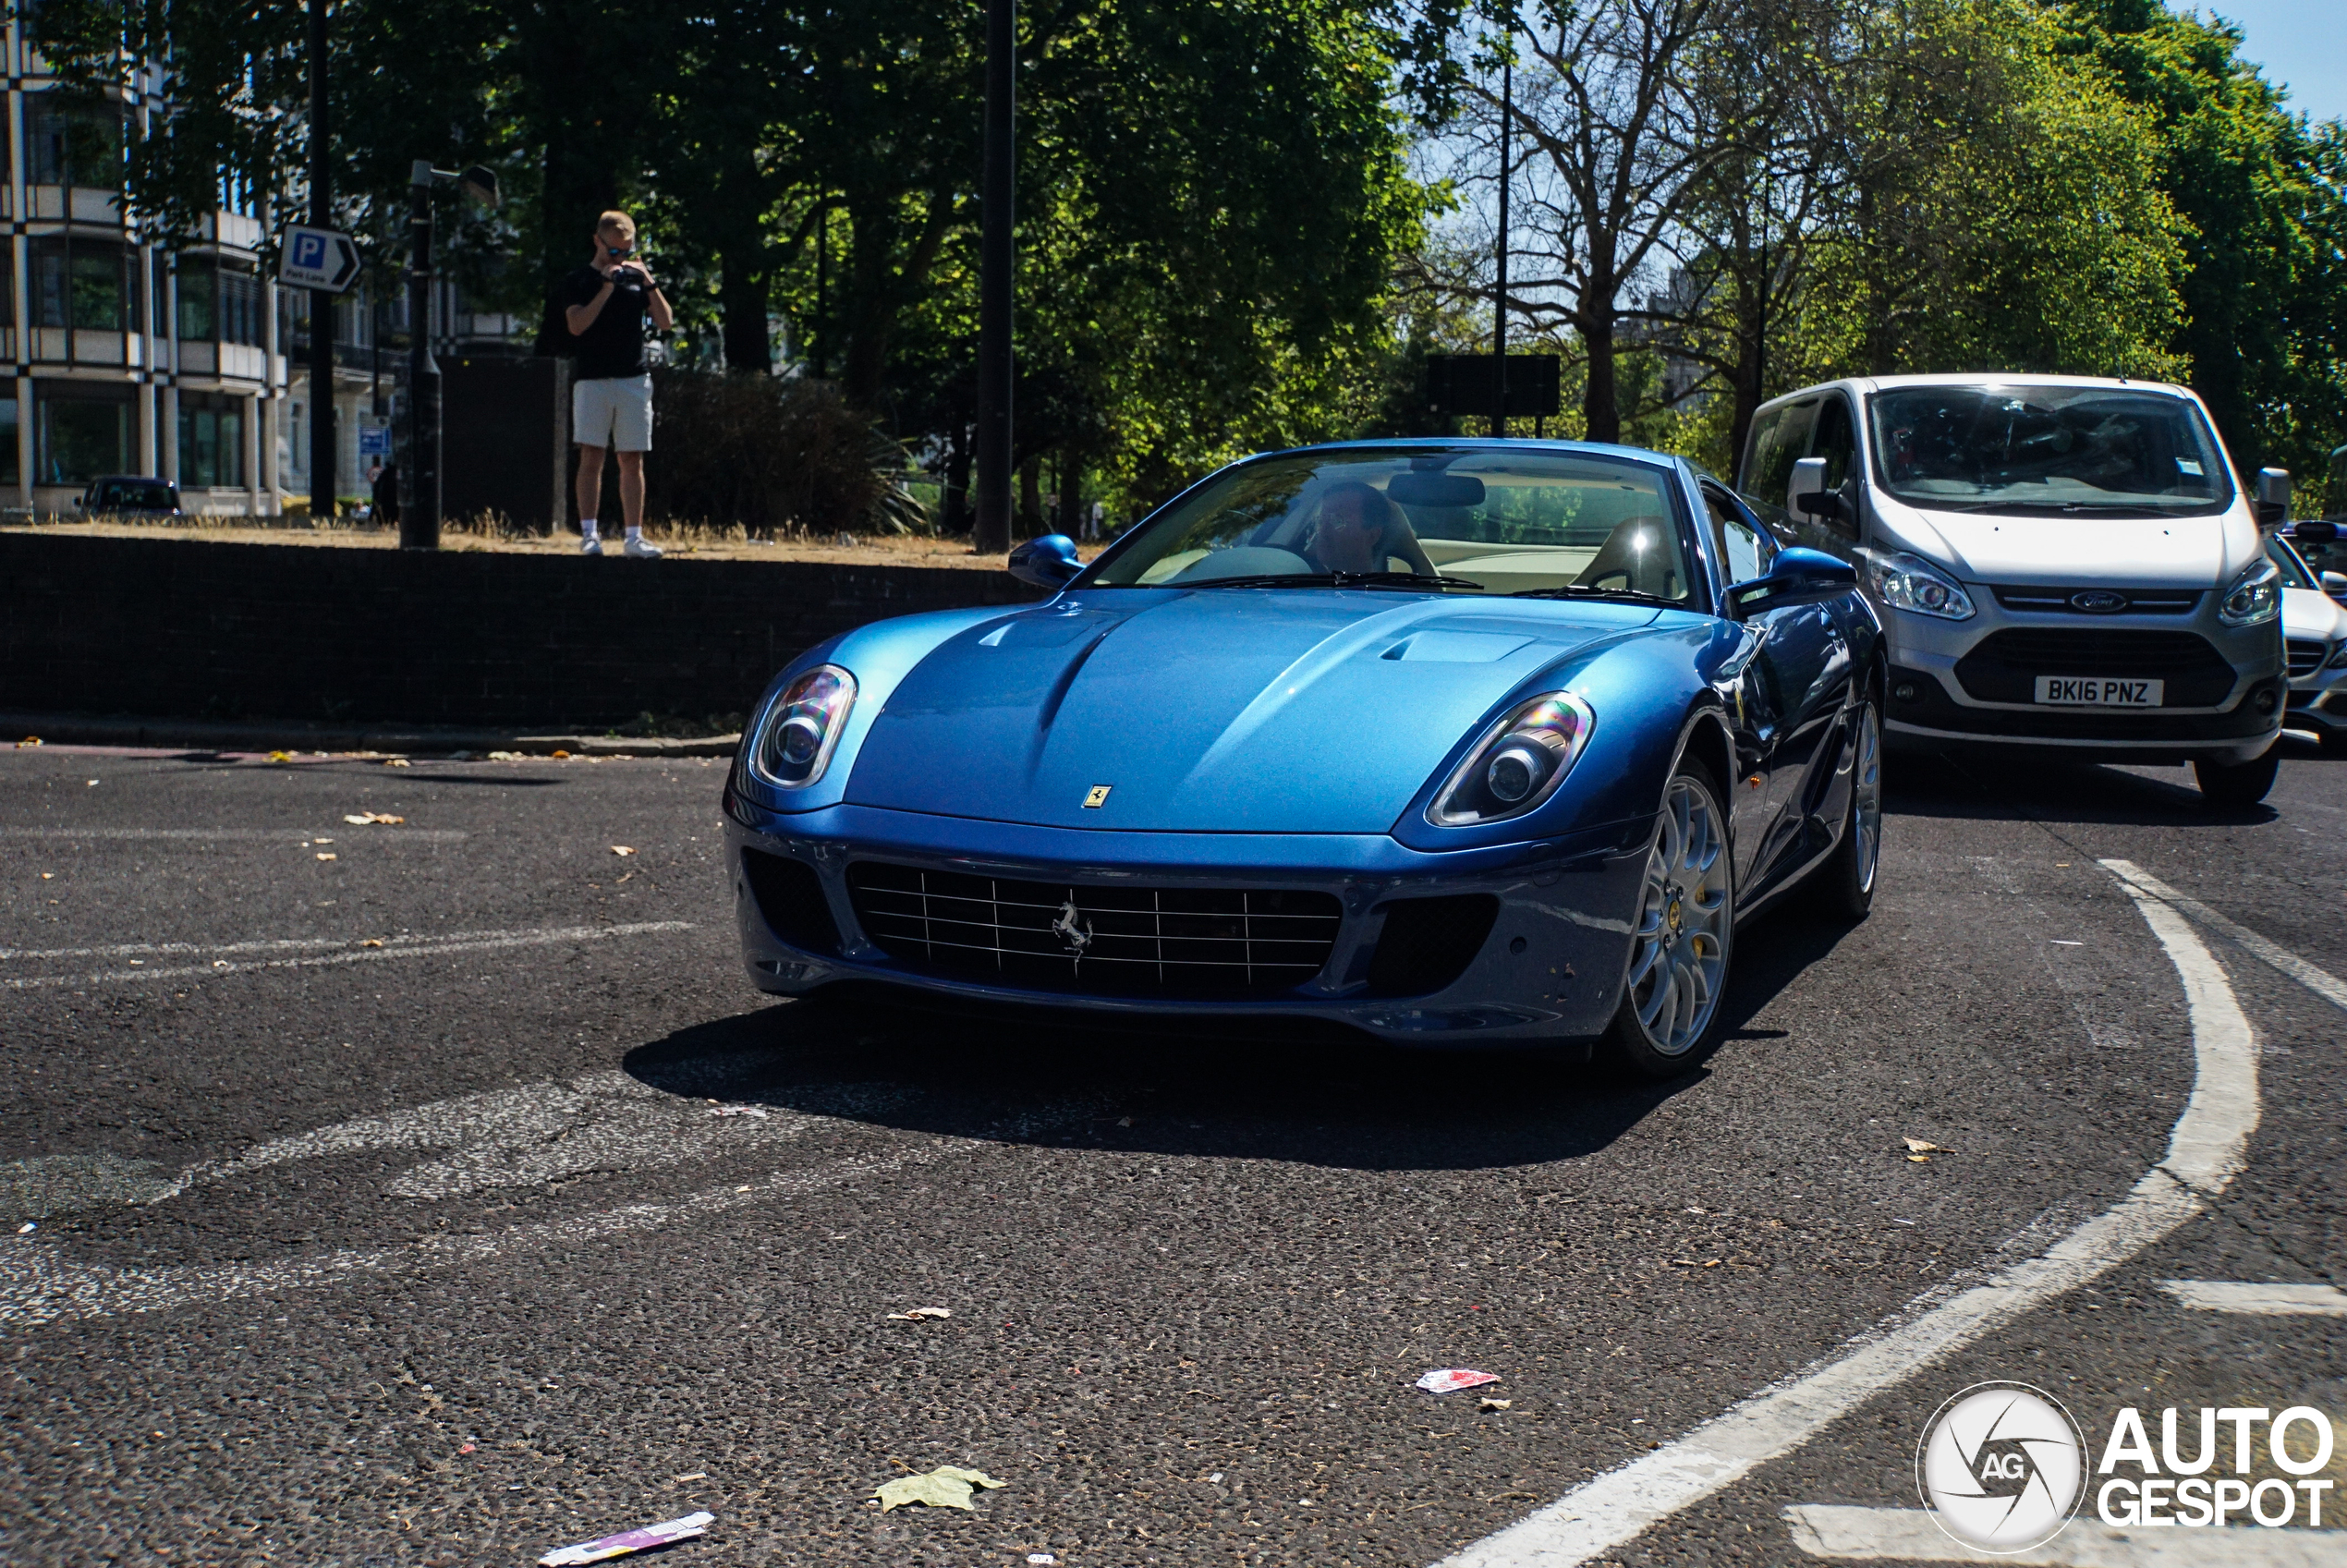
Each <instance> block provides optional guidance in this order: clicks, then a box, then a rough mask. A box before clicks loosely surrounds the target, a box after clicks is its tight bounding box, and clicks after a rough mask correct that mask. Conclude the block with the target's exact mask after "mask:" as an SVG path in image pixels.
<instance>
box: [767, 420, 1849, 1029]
mask: <svg viewBox="0 0 2347 1568" xmlns="http://www.w3.org/2000/svg"><path fill="white" fill-rule="evenodd" d="M1011 569H1012V571H1013V572H1014V573H1015V574H1017V575H1018V576H1019V577H1022V578H1023V579H1024V580H1026V581H1028V582H1031V583H1036V584H1039V585H1040V586H1043V587H1047V588H1050V589H1052V590H1055V591H1054V593H1053V595H1052V598H1051V599H1049V600H1048V601H1046V602H1043V603H1041V604H1036V605H1030V606H1023V607H1020V608H1016V609H1003V608H993V609H972V610H953V611H943V612H940V613H937V614H926V615H912V616H907V617H905V618H902V619H898V620H891V621H881V622H876V623H874V624H872V625H870V626H862V627H859V628H857V630H854V631H851V632H847V633H845V634H844V635H842V636H840V637H836V638H832V639H831V640H830V641H828V642H825V643H822V644H821V645H820V646H818V647H816V648H813V649H810V650H808V651H807V652H806V653H805V654H803V655H801V656H800V657H799V658H798V659H797V660H796V661H795V662H793V663H792V664H791V665H790V666H789V667H788V668H786V669H784V671H783V672H782V674H781V675H779V676H778V677H777V678H776V680H775V681H774V684H773V685H772V687H770V688H769V689H768V691H767V693H766V696H765V698H764V699H763V700H762V701H761V702H760V705H759V709H758V712H757V715H756V717H755V718H754V719H753V721H752V722H751V723H750V724H749V725H748V729H747V731H746V732H745V734H744V736H743V744H742V746H741V748H740V750H739V751H738V753H737V754H736V760H735V766H734V769H733V772H732V776H731V778H730V780H729V782H728V784H727V786H726V789H725V795H724V813H725V817H726V819H727V820H726V828H725V834H726V853H727V857H728V861H729V866H730V869H731V870H732V872H733V877H732V880H733V882H734V887H735V894H736V905H735V907H736V919H737V921H738V925H739V930H740V933H741V941H742V949H743V961H744V965H745V967H746V968H747V969H748V975H749V978H750V980H751V981H752V983H754V984H756V985H757V986H758V987H759V988H760V990H763V991H773V992H778V993H783V994H791V995H797V994H801V993H805V992H809V991H816V990H818V989H821V988H822V987H825V986H830V985H834V984H837V983H840V982H843V981H860V982H866V983H869V982H883V983H886V984H888V985H891V986H893V987H895V988H899V989H900V991H901V992H902V993H906V994H910V995H913V996H917V997H926V998H927V999H928V1001H929V1002H930V1004H932V1005H938V1004H942V1005H945V1006H947V1007H949V1008H950V1007H955V1006H961V1005H967V1003H972V1002H994V1003H1025V1004H1028V1005H1035V1004H1048V1005H1051V1006H1053V1007H1058V1008H1065V1009H1074V1010H1082V1011H1085V1012H1088V1013H1090V1014H1092V1015H1094V1016H1096V1017H1113V1016H1115V1015H1120V1014H1133V1013H1157V1014H1165V1013H1175V1014H1182V1015H1187V1016H1188V1017H1190V1018H1191V1019H1192V1021H1193V1022H1194V1023H1195V1024H1196V1025H1197V1026H1198V1027H1212V1025H1213V1023H1214V1022H1215V1021H1216V1020H1221V1021H1223V1022H1225V1023H1227V1022H1229V1021H1231V1020H1234V1019H1235V1018H1239V1017H1245V1016H1247V1015H1256V1016H1261V1015H1281V1016H1285V1017H1289V1018H1305V1019H1317V1020H1322V1021H1326V1022H1334V1023H1341V1024H1346V1025H1350V1026H1352V1027H1355V1028H1357V1029H1360V1030H1364V1031H1366V1032H1368V1033H1369V1034H1371V1035H1375V1036H1378V1037H1380V1038H1381V1039H1387V1040H1390V1041H1393V1042H1396V1043H1407V1044H1417V1045H1427V1046H1523V1045H1536V1044H1553V1043H1568V1042H1580V1041H1587V1040H1589V1039H1597V1038H1600V1037H1601V1038H1603V1039H1606V1040H1608V1041H1609V1042H1610V1043H1611V1048H1612V1049H1613V1050H1614V1051H1617V1052H1618V1053H1619V1054H1620V1056H1621V1057H1622V1058H1623V1060H1624V1061H1626V1062H1628V1063H1629V1064H1632V1065H1633V1066H1635V1067H1636V1068H1637V1069H1638V1070H1640V1071H1643V1072H1647V1073H1651V1074H1654V1075H1657V1076H1671V1075H1673V1074H1677V1073H1683V1072H1684V1071H1686V1070H1687V1069H1688V1068H1690V1067H1692V1066H1693V1065H1694V1064H1696V1063H1698V1062H1700V1061H1701V1060H1702V1059H1703V1058H1704V1057H1705V1056H1706V1055H1708V1054H1709V1052H1710V1051H1711V1050H1712V1048H1713V1047H1714V1046H1715V1045H1716V1044H1717V1043H1718V1040H1719V1039H1720V1036H1721V1029H1722V1028H1723V1027H1724V1023H1723V1020H1724V1019H1725V1017H1726V1015H1727V1013H1726V1009H1725V1008H1724V1007H1723V1006H1722V998H1723V997H1724V995H1725V994H1726V991H1727V987H1728V983H1729V972H1730V965H1731V962H1732V960H1733V953H1734V946H1735V938H1736V932H1737V930H1738V929H1739V922H1741V921H1747V920H1749V919H1750V918H1752V917H1753V916H1754V915H1755V914H1756V913H1757V912H1758V911H1759V910H1760V909H1761V908H1762V907H1763V906H1766V905H1769V903H1771V902H1773V901H1774V900H1776V899H1777V898H1779V897H1780V896H1781V895H1782V894H1786V893H1793V892H1794V891H1795V890H1796V889H1803V890H1806V891H1808V892H1809V893H1813V894H1814V895H1815V896H1816V898H1817V900H1818V902H1819V903H1820V904H1821V905H1822V906H1824V907H1825V908H1827V909H1829V910H1831V911H1833V912H1835V913H1837V914H1838V915H1839V916H1840V917H1841V918H1844V919H1856V918H1860V917H1863V916H1864V915H1865V914H1866V912H1867V908H1868V906H1869V905H1870V904H1871V902H1872V899H1873V897H1874V885H1875V865H1876V857H1877V854H1878V850H1879V843H1880V828H1881V820H1882V807H1881V796H1880V790H1879V752H1880V723H1879V713H1880V702H1881V691H1882V684H1881V683H1882V668H1881V634H1880V628H1879V626H1878V624H1877V622H1876V618H1875V614H1874V612H1873V611H1871V610H1869V609H1868V608H1867V602H1866V601H1865V600H1864V599H1863V598H1861V597H1860V595H1859V593H1858V591H1857V581H1856V577H1857V574H1856V573H1855V571H1854V570H1853V568H1852V567H1851V566H1850V565H1849V564H1848V563H1847V562H1844V561H1841V560H1837V559H1836V558H1834V557H1832V556H1830V555H1822V554H1819V553H1817V552H1815V551H1808V550H1798V549H1781V548H1780V547H1779V546H1778V544H1777V542H1776V541H1774V540H1773V539H1771V538H1769V535H1768V533H1767V532H1766V531H1765V530H1764V529H1762V528H1761V526H1760V523H1759V521H1758V519H1757V518H1756V517H1753V516H1752V514H1751V513H1750V511H1749V510H1748V509H1746V508H1745V507H1744V506H1743V505H1741V504H1738V503H1737V502H1736V500H1735V498H1734V497H1733V495H1732V494H1730V493H1729V492H1728V490H1727V489H1726V487H1725V486H1723V485H1721V484H1720V483H1718V482H1717V481H1716V480H1710V479H1709V478H1707V477H1706V476H1705V475H1703V474H1701V473H1700V472H1698V471H1697V470H1696V469H1695V468H1692V467H1690V466H1689V465H1688V464H1687V463H1686V462H1685V461H1684V459H1681V458H1677V457H1669V456H1661V455H1660V454H1657V453H1653V452H1642V451H1637V450H1635V449H1632V448H1628V447H1621V446H1599V445H1587V444H1579V443H1566V442H1533V441H1504V442H1476V441H1380V442H1365V443H1358V444H1341V445H1332V446H1321V447H1312V448H1307V449H1305V450H1301V451H1295V452H1284V453H1274V454H1271V455H1269V456H1261V457H1256V458H1251V459H1249V460H1247V461H1246V462H1243V463H1238V464H1234V465H1233V466H1232V467H1230V468H1224V469H1222V470H1221V471H1220V472H1218V473H1215V474H1212V475H1210V476H1208V477H1207V478H1206V479H1205V480H1201V481H1200V482H1199V483H1198V484H1197V485H1195V486H1193V487H1192V488H1191V489H1190V490H1188V491H1187V492H1184V493H1183V494H1181V495H1179V496H1177V497H1175V498H1174V499H1173V501H1171V502H1169V503H1167V504H1165V505H1164V506H1162V507H1161V508H1159V510H1158V511H1157V512H1156V513H1154V514H1153V515H1151V516H1150V517H1149V518H1147V519H1146V520H1144V521H1143V522H1141V523H1140V524H1138V525H1137V526H1136V527H1135V528H1132V529H1127V530H1125V533H1124V534H1123V535H1122V536H1120V537H1119V538H1118V539H1117V541H1115V542H1114V543H1113V544H1111V545H1110V546H1109V547H1108V548H1107V549H1105V550H1103V551H1102V552H1101V554H1100V556H1099V557H1098V558H1097V559H1096V560H1094V561H1093V562H1091V563H1090V564H1089V565H1084V564H1082V563H1080V562H1079V561H1078V560H1077V559H1076V544H1075V541H1072V540H1070V539H1067V538H1065V537H1064V536H1061V535H1053V536H1052V537H1050V538H1046V539H1040V540H1036V541H1031V542H1029V543H1028V544H1025V545H1022V546H1021V547H1020V548H1019V549H1018V550H1017V551H1016V552H1015V553H1013V555H1012V557H1011Z"/></svg>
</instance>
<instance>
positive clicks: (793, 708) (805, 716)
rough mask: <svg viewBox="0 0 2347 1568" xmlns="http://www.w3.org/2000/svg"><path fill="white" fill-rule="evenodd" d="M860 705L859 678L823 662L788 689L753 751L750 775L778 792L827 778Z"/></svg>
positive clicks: (760, 731)
mask: <svg viewBox="0 0 2347 1568" xmlns="http://www.w3.org/2000/svg"><path fill="white" fill-rule="evenodd" d="M855 702H856V677H855V676H854V675H849V674H848V673H847V672H846V671H845V670H843V669H841V668H840V667H839V666H838V665H836V664H821V665H818V666H817V667H816V668H814V669H812V670H809V671H808V672H807V673H806V674H805V675H800V676H799V677H798V678H797V679H796V680H794V681H792V682H791V683H790V685H788V686H786V687H784V688H783V694H782V695H781V696H780V697H778V698H776V699H774V702H773V705H772V707H770V708H768V709H767V710H766V717H765V721H764V722H763V723H760V725H759V727H758V733H757V735H756V737H755V739H754V741H753V742H752V744H751V747H750V750H749V761H750V771H751V772H755V773H756V774H757V775H758V776H759V778H760V780H762V781H763V782H764V783H767V784H772V785H773V786H774V787H775V788H777V789H804V788H806V787H807V786H808V785H809V784H813V783H814V782H815V781H816V780H817V779H820V778H821V777H822V776H823V770H824V768H826V767H828V766H829V765H830V763H831V760H832V748H833V747H835V746H837V745H838V744H839V732H840V731H841V729H842V728H844V727H845V725H846V723H847V711H848V709H849V708H851V707H853V706H854V705H855Z"/></svg>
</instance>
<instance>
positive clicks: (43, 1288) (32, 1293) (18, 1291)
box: [0, 1137, 987, 1329]
mask: <svg viewBox="0 0 2347 1568" xmlns="http://www.w3.org/2000/svg"><path fill="white" fill-rule="evenodd" d="M985 1147H987V1142H986V1140H984V1139H980V1138H965V1137H942V1138H938V1139H936V1140H934V1141H933V1142H930V1143H927V1144H924V1145H921V1146H919V1147H918V1148H913V1149H898V1150H895V1151H894V1152H890V1153H877V1154H864V1155H851V1156H849V1157H847V1158H845V1159H841V1160H834V1161H829V1162H827V1163H825V1164H822V1165H818V1166H815V1167H813V1168H811V1169H809V1170H805V1171H796V1172H790V1173H784V1174H782V1175H775V1176H769V1177H767V1178H766V1179H765V1180H763V1181H760V1182H754V1183H750V1184H748V1185H743V1186H722V1187H711V1188H709V1189H708V1190H706V1191H703V1192H697V1193H694V1194H693V1195H692V1196H690V1197H684V1198H679V1199H677V1200H675V1201H674V1202H669V1203H634V1204H628V1205H626V1206H625V1207H623V1208H619V1209H606V1210H603V1211H602V1212H601V1213H595V1214H582V1215H579V1216H578V1217H577V1218H575V1219H569V1220H557V1221H553V1222H549V1223H545V1224H539V1225H517V1226H514V1227H512V1228H511V1229H509V1230H504V1231H499V1232H497V1233H496V1234H492V1235H479V1236H451V1235H432V1236H426V1237H424V1238H423V1239H422V1240H420V1241H416V1242H410V1243H408V1244H407V1245H405V1246H387V1247H378V1248H374V1249H371V1250H370V1249H364V1248H357V1247H346V1248H343V1249H341V1250H338V1251H334V1252H328V1253H320V1254H313V1255H311V1256H310V1257H306V1258H287V1259H286V1260H284V1261H282V1262H276V1263H225V1264H217V1265H198V1266H189V1267H185V1268H172V1269H118V1268H114V1267H112V1266H109V1265H104V1264H92V1263H76V1262H73V1261H71V1260H69V1259H67V1258H65V1257H63V1256H62V1255H61V1254H60V1253H59V1252H58V1251H57V1249H56V1248H55V1246H49V1245H41V1244H37V1243H36V1242H35V1241H34V1240H32V1239H30V1238H27V1239H24V1240H18V1239H16V1238H14V1237H9V1238H5V1239H0V1325H6V1326H7V1327H9V1328H12V1329H25V1328H32V1327H36V1326H38V1325H40V1324H43V1323H55V1322H62V1321H65V1320H67V1319H78V1318H104V1317H112V1316H115V1315H116V1314H118V1313H125V1312H161V1311H164V1310H167V1309H169V1308H172V1307H188V1306H193V1305H197V1304H200V1303H211V1302H218V1301H228V1300H232V1299H234V1298H236V1297H238V1296H247V1295H266V1294H268V1293H271V1292H274V1291H284V1290H315V1289H318V1288H320V1287H322V1286H327V1285H334V1284H340V1283H342V1282H344V1281H346V1280H348V1279H350V1278H352V1277H353V1276H355V1275H363V1274H374V1275H383V1274H395V1273H407V1272H411V1271H414V1270H423V1269H444V1268H451V1267H454V1266H456V1265H459V1264H464V1263H474V1262H480V1261H481V1260H483V1259H486V1258H497V1257H500V1256H504V1255H505V1254H509V1253H522V1252H529V1251H536V1250H541V1249H544V1248H549V1247H561V1248H565V1249H567V1248H575V1247H578V1246H583V1245H586V1244H588V1243H591V1242H595V1241H599V1240H602V1239H603V1238H605V1237H608V1236H615V1235H623V1234H627V1233H629V1232H632V1231H646V1230H651V1229H654V1228H657V1227H659V1226H662V1225H666V1224H669V1223H672V1222H676V1221H680V1220H696V1219H700V1218H702V1217H705V1216H707V1215H711V1214H716V1213H720V1212H723V1211H724V1210H725V1209H739V1208H743V1207H745V1206H747V1205H750V1204H756V1203H766V1202H771V1201H772V1200H773V1199H775V1198H778V1197H803V1196H805V1195H807V1194H809V1193H814V1192H821V1191H822V1190H823V1189H825V1188H827V1187H834V1186H841V1185H845V1184H847V1183H850V1182H854V1181H857V1180H861V1179H864V1178H867V1177H871V1176H881V1175H886V1174H887V1173H890V1172H892V1171H898V1170H903V1169H904V1168H906V1167H907V1166H911V1165H924V1164H928V1163H930V1161H936V1160H942V1159H944V1158H945V1157H946V1156H948V1155H952V1154H959V1153H966V1152H967V1151H969V1150H971V1149H982V1148H985Z"/></svg>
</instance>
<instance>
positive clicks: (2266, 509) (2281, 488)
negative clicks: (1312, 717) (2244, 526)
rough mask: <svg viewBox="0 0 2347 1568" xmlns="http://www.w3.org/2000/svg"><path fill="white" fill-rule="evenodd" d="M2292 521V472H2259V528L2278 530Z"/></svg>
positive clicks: (2261, 469) (2279, 470) (2259, 470)
mask: <svg viewBox="0 0 2347 1568" xmlns="http://www.w3.org/2000/svg"><path fill="white" fill-rule="evenodd" d="M2289 520H2290V470H2289V469H2288V468H2260V469H2258V470H2257V526H2258V527H2259V528H2263V529H2270V528H2278V527H2280V525H2281V524H2283V523H2285V522H2288V521H2289Z"/></svg>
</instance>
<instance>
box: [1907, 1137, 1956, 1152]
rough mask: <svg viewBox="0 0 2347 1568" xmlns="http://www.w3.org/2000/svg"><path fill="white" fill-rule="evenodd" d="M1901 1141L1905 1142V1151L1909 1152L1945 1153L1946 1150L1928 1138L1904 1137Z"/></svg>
mask: <svg viewBox="0 0 2347 1568" xmlns="http://www.w3.org/2000/svg"><path fill="white" fill-rule="evenodd" d="M1902 1141H1903V1142H1904V1143H1905V1144H1906V1146H1907V1152H1908V1153H1910V1154H1945V1153H1947V1152H1948V1151H1947V1150H1946V1149H1941V1148H1940V1146H1939V1145H1938V1144H1936V1143H1933V1142H1932V1141H1931V1140H1930V1139H1928V1138H1905V1139H1903V1140H1902Z"/></svg>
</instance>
